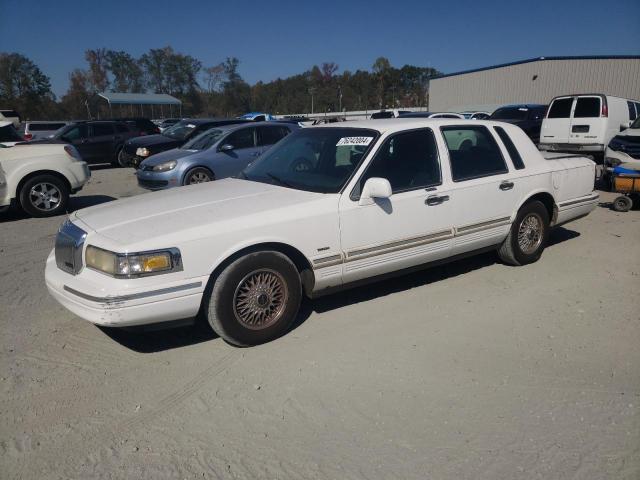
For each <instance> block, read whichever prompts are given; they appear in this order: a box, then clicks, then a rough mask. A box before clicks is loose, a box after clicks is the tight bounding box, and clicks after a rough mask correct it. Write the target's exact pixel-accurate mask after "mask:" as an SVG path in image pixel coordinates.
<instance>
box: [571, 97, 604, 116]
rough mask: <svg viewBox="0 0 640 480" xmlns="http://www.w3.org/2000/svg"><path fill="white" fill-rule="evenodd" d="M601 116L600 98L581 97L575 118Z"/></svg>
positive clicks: (577, 103) (575, 111) (574, 114)
mask: <svg viewBox="0 0 640 480" xmlns="http://www.w3.org/2000/svg"><path fill="white" fill-rule="evenodd" d="M599 116H600V98H599V97H580V98H578V101H577V102H576V109H575V110H574V112H573V118H593V117H599Z"/></svg>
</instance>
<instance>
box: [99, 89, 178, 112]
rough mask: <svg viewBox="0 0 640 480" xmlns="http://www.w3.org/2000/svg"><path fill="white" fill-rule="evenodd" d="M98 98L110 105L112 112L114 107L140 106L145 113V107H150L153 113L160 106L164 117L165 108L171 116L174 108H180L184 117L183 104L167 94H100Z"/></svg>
mask: <svg viewBox="0 0 640 480" xmlns="http://www.w3.org/2000/svg"><path fill="white" fill-rule="evenodd" d="M98 96H99V97H101V98H103V99H105V100H106V101H107V103H109V109H110V110H112V107H113V105H130V106H133V105H140V109H141V111H143V110H142V106H143V105H150V106H151V110H152V112H153V107H154V106H159V107H160V111H161V112H162V116H164V108H163V107H164V106H168V107H169V111H170V112H171V114H173V107H178V110H179V112H180V116H182V102H181V101H180V100H178V99H177V98H176V97H172V96H171V95H169V94H167V93H121V92H100V93H98ZM120 108H122V107H120ZM152 115H153V114H152Z"/></svg>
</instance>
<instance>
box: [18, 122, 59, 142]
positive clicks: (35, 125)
mask: <svg viewBox="0 0 640 480" xmlns="http://www.w3.org/2000/svg"><path fill="white" fill-rule="evenodd" d="M70 123H71V122H67V121H62V120H61V121H48V120H47V121H35V122H34V121H27V122H24V134H23V137H24V139H25V140H26V141H30V140H41V139H43V138H49V137H52V136H53V135H54V134H55V133H56V131H57V130H60V129H61V128H63V127H65V126H67V125H69V124H70Z"/></svg>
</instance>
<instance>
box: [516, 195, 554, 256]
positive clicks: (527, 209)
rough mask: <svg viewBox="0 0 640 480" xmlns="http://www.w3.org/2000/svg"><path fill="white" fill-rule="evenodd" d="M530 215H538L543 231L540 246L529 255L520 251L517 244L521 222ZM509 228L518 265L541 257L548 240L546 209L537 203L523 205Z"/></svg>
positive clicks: (547, 214)
mask: <svg viewBox="0 0 640 480" xmlns="http://www.w3.org/2000/svg"><path fill="white" fill-rule="evenodd" d="M530 213H536V214H538V215H540V218H542V223H543V227H544V231H543V233H542V242H540V245H539V246H538V248H537V249H536V251H535V252H533V253H530V254H526V253H524V252H523V251H522V249H521V248H520V245H519V244H518V230H519V228H520V224H521V223H522V220H523V219H524V218H525V217H526V216H527V215H529V214H530ZM511 228H512V231H511V248H512V251H513V254H514V257H515V259H516V260H517V261H518V263H519V264H520V265H526V264H528V263H534V262H536V261H538V260H539V259H540V257H541V256H542V252H543V251H544V249H545V247H546V245H547V241H548V239H549V231H550V228H549V212H548V211H547V208H546V207H545V206H544V205H543V204H542V203H541V202H538V201H534V202H529V203H526V204H524V205H523V206H522V208H520V210H519V211H518V215H516V219H515V221H514V222H513V225H512V226H511Z"/></svg>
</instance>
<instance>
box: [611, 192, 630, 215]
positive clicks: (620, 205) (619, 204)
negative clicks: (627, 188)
mask: <svg viewBox="0 0 640 480" xmlns="http://www.w3.org/2000/svg"><path fill="white" fill-rule="evenodd" d="M631 207H633V200H632V199H631V197H627V196H626V195H620V196H619V197H616V199H615V200H614V201H613V209H614V210H615V211H616V212H628V211H629V210H631Z"/></svg>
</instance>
